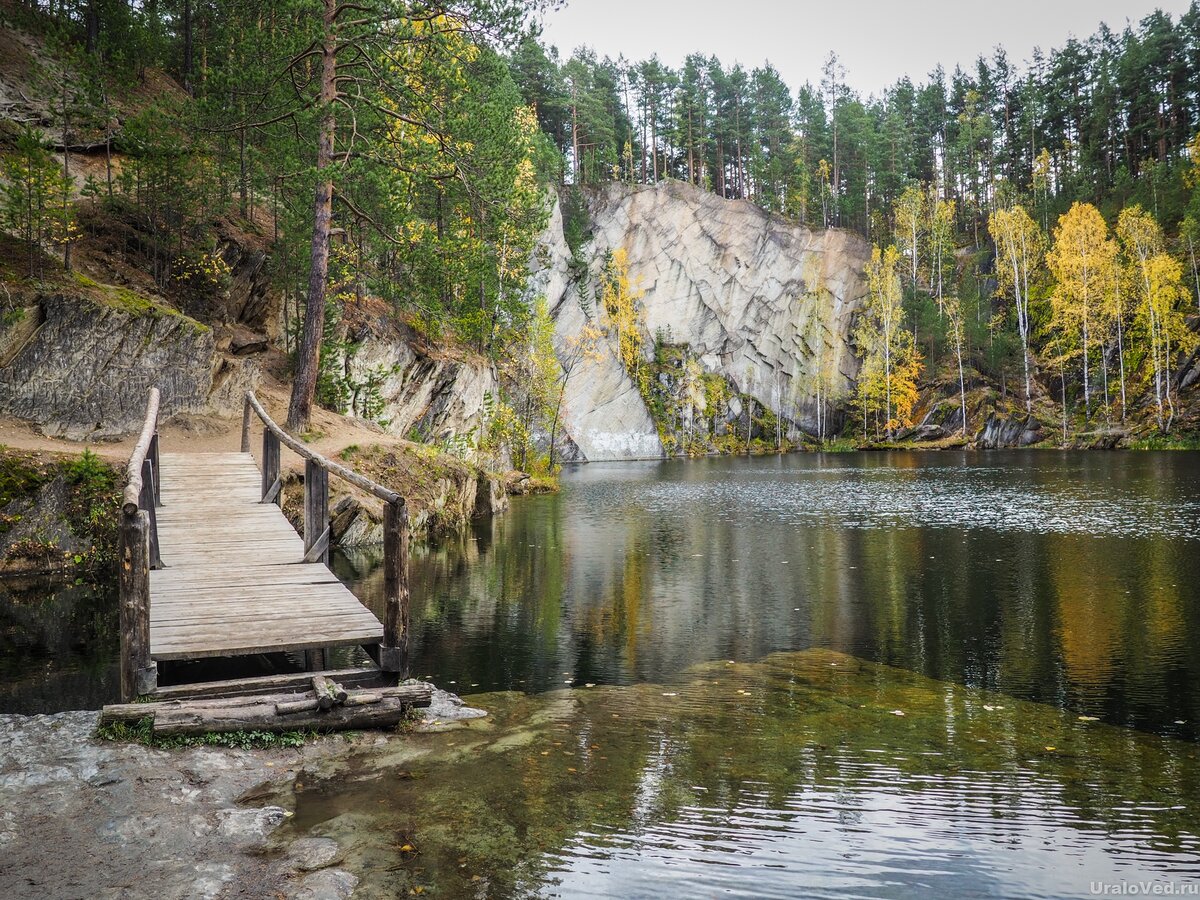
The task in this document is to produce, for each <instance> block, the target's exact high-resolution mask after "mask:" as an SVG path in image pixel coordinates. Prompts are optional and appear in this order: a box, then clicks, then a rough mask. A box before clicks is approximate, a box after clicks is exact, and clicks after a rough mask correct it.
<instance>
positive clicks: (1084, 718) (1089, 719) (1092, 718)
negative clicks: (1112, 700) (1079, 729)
mask: <svg viewBox="0 0 1200 900" xmlns="http://www.w3.org/2000/svg"><path fill="white" fill-rule="evenodd" d="M1079 721H1080V722H1099V721H1100V720H1099V719H1098V718H1097V717H1096V716H1080V717H1079Z"/></svg>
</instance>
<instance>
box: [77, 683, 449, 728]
mask: <svg viewBox="0 0 1200 900" xmlns="http://www.w3.org/2000/svg"><path fill="white" fill-rule="evenodd" d="M431 699H432V692H431V690H430V686H429V685H428V684H407V685H400V686H399V687H394V688H378V689H375V690H371V691H354V692H351V693H349V694H348V695H347V696H346V699H345V700H344V701H342V702H341V703H338V704H335V705H334V706H332V707H330V708H328V709H321V708H320V702H319V699H318V697H317V696H316V694H314V693H313V692H311V691H309V692H306V693H304V694H263V695H259V696H250V697H236V698H227V699H209V700H190V701H170V702H166V703H127V704H116V705H112V706H106V707H104V709H103V711H102V712H101V714H100V721H101V723H102V724H111V723H114V722H126V723H134V722H139V721H141V720H143V719H151V720H152V721H153V723H154V725H153V728H154V733H155V734H156V735H164V736H165V735H177V734H206V733H210V732H222V731H241V730H247V731H292V730H299V731H308V730H312V731H338V730H342V729H362V728H385V727H389V726H392V725H396V724H397V723H398V722H400V721H401V720H402V719H403V718H404V717H405V716H406V715H407V713H408V711H409V710H410V709H413V708H414V707H417V708H420V707H427V706H429V705H430V702H431Z"/></svg>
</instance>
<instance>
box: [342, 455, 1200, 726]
mask: <svg viewBox="0 0 1200 900" xmlns="http://www.w3.org/2000/svg"><path fill="white" fill-rule="evenodd" d="M1198 535H1200V465H1198V463H1197V459H1196V458H1195V456H1194V455H1192V454H1153V453H1142V454H1116V453H1110V454H1095V453H1093V454H1086V453H1081V454H1050V453H1045V454H1042V453H1013V454H924V455H922V454H863V455H857V454H856V455H833V456H819V455H806V456H790V457H784V458H779V459H776V458H771V459H761V460H744V459H735V460H730V459H720V460H700V461H693V462H667V463H646V464H640V463H634V464H623V465H610V466H601V465H593V466H587V467H583V468H581V469H579V470H576V471H574V472H571V473H569V474H568V475H567V477H566V479H565V484H564V489H563V492H562V494H561V495H559V496H556V497H543V498H529V499H524V500H520V501H518V502H515V503H514V504H513V507H512V509H511V510H510V512H509V513H507V514H506V515H505V516H503V517H500V518H498V519H496V520H495V521H494V522H493V523H490V524H489V525H488V526H485V527H483V528H481V529H478V530H477V531H476V532H474V533H472V534H471V535H469V536H466V537H464V538H462V539H459V540H456V541H452V542H448V543H444V544H441V545H439V546H438V547H436V548H433V549H430V550H427V551H424V552H418V553H416V554H415V556H414V573H413V596H414V617H415V629H416V630H415V633H414V634H415V641H414V659H415V665H416V668H417V670H418V671H417V673H416V674H419V675H431V676H434V677H436V678H438V679H439V681H441V682H443V683H445V682H453V683H454V684H455V686H457V687H459V688H462V689H468V688H470V687H471V686H472V685H477V686H478V688H477V689H480V690H483V689H514V688H515V689H524V690H545V689H549V688H553V687H561V686H563V685H564V684H568V683H575V684H580V683H585V682H595V683H610V684H630V683H635V682H639V681H656V680H661V679H662V678H665V677H670V676H672V675H674V674H675V673H678V672H680V671H682V670H683V669H684V668H686V667H687V666H688V665H691V664H692V663H695V662H699V661H704V660H712V659H739V660H754V659H759V658H761V657H763V656H765V655H766V654H768V653H771V652H775V651H781V650H796V649H803V648H806V647H827V648H832V649H836V650H840V651H843V652H846V653H850V654H853V655H855V656H860V657H863V658H866V659H871V660H875V661H879V662H883V663H887V664H890V665H895V666H900V667H904V668H908V669H911V670H914V671H917V672H921V673H923V674H926V675H929V676H932V677H935V678H941V679H948V680H953V681H956V682H959V683H962V684H968V685H973V686H978V687H985V688H989V689H994V690H1000V691H1004V692H1006V693H1009V694H1012V695H1014V696H1019V697H1023V698H1027V699H1032V700H1039V701H1045V702H1049V703H1053V704H1056V705H1059V706H1062V707H1067V708H1071V709H1073V710H1075V711H1077V712H1080V713H1084V714H1087V715H1095V716H1099V717H1102V718H1103V719H1105V720H1106V721H1109V722H1112V723H1116V724H1125V725H1132V726H1136V727H1139V728H1145V729H1151V730H1155V731H1158V732H1160V733H1163V734H1172V735H1177V736H1186V737H1195V736H1196V734H1197V732H1196V730H1195V727H1194V725H1193V723H1194V722H1195V721H1197V720H1200V690H1198V688H1200V657H1197V656H1196V654H1194V653H1191V652H1190V651H1189V648H1190V647H1194V646H1196V644H1197V640H1198V639H1200V621H1198V619H1200V604H1197V603H1196V598H1197V584H1198V583H1200V554H1198V553H1197V550H1198V549H1200V541H1198V539H1197V536H1198ZM359 565H360V566H361V567H362V569H361V571H360V573H359V575H360V578H359V587H358V589H359V590H360V593H362V594H363V595H364V596H366V597H368V598H374V602H375V603H376V604H378V601H379V596H380V591H381V585H380V584H379V583H378V577H379V576H378V575H377V574H374V575H372V574H368V573H369V570H370V566H369V564H368V563H364V562H362V561H359Z"/></svg>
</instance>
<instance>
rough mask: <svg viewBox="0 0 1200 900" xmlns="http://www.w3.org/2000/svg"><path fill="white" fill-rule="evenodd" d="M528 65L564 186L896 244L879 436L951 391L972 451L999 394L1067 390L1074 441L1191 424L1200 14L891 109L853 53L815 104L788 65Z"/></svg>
mask: <svg viewBox="0 0 1200 900" xmlns="http://www.w3.org/2000/svg"><path fill="white" fill-rule="evenodd" d="M512 65H513V70H514V73H515V74H516V77H517V79H518V81H519V82H520V84H521V86H522V90H523V92H524V96H525V97H526V99H527V100H529V101H530V102H531V103H534V104H535V105H536V107H537V109H538V118H539V121H540V123H541V125H542V129H543V131H545V133H547V134H548V135H550V136H552V137H553V138H554V140H555V141H556V143H557V145H558V148H559V151H560V153H561V154H562V159H563V161H564V162H563V169H562V171H561V173H560V179H561V181H562V182H563V183H568V184H574V185H580V186H586V185H588V184H594V183H599V182H605V181H611V180H622V181H627V182H640V183H655V182H657V181H660V180H662V179H665V178H673V179H679V180H683V181H687V182H689V183H692V184H696V185H699V186H702V187H704V188H706V189H709V190H712V191H715V192H716V193H717V194H719V195H720V196H723V197H727V198H731V199H746V200H750V201H752V202H754V203H756V204H758V205H759V206H762V207H763V208H765V209H768V210H772V211H775V212H779V213H782V214H783V215H785V216H788V217H790V218H793V219H796V220H799V221H801V222H803V223H805V224H807V225H809V226H812V227H834V226H836V227H844V228H851V229H854V230H856V231H858V232H860V233H861V234H863V235H864V236H866V237H867V238H868V239H870V240H871V241H873V242H874V243H875V244H876V245H877V246H878V247H879V255H878V258H877V260H876V262H875V263H874V264H873V265H872V267H871V270H870V275H871V285H872V291H871V296H872V303H871V309H870V313H869V315H868V316H867V317H865V320H864V322H863V323H862V328H861V330H860V335H859V336H860V341H859V345H860V351H861V353H862V356H863V358H864V364H865V365H864V377H863V378H862V379H861V380H860V385H859V390H858V392H857V396H856V397H855V398H853V401H854V404H855V406H856V410H857V418H858V423H859V425H860V426H862V427H864V429H865V431H864V433H865V434H867V435H868V436H869V433H870V430H871V426H875V429H876V431H877V432H879V433H882V432H887V433H888V434H891V433H893V432H894V431H895V430H896V429H897V428H899V427H901V426H903V425H906V424H908V422H909V419H910V413H911V411H912V408H913V405H914V403H916V402H917V399H918V397H917V390H916V388H917V386H918V382H920V383H921V384H929V383H930V382H934V381H937V380H939V379H942V380H944V381H947V382H955V383H956V384H955V386H956V387H957V388H958V389H959V390H958V393H960V394H962V395H963V396H962V397H961V398H960V399H961V401H962V402H961V405H962V407H963V411H962V412H963V414H962V415H960V417H959V424H960V425H961V426H962V428H963V430H964V433H965V429H966V423H965V419H966V412H967V411H966V405H967V403H966V399H967V398H966V394H967V392H968V389H969V387H970V385H971V384H972V383H974V382H977V381H978V379H979V378H983V379H985V380H990V381H993V382H996V383H999V384H1000V385H1001V391H1002V392H1008V391H1012V392H1013V393H1016V394H1019V395H1020V399H1021V401H1022V402H1023V403H1024V404H1025V405H1026V406H1027V407H1028V408H1029V409H1030V410H1032V409H1033V408H1034V402H1033V401H1034V399H1035V398H1036V397H1037V396H1038V394H1039V393H1041V392H1042V390H1043V387H1044V390H1045V392H1047V393H1053V395H1054V399H1055V400H1061V398H1062V397H1063V395H1064V392H1065V394H1066V397H1067V403H1066V406H1067V407H1069V408H1070V409H1069V410H1068V409H1065V408H1061V407H1060V409H1059V412H1060V413H1062V414H1063V427H1064V432H1065V431H1068V430H1074V429H1075V428H1080V427H1082V428H1091V427H1092V425H1093V420H1095V419H1096V418H1097V417H1099V421H1100V422H1103V423H1109V424H1111V423H1114V422H1118V421H1122V420H1125V419H1126V413H1127V407H1128V408H1129V409H1130V411H1132V407H1133V406H1135V405H1137V404H1139V403H1142V404H1149V406H1150V407H1152V409H1153V413H1154V416H1153V418H1154V421H1155V424H1156V426H1158V427H1159V428H1161V429H1163V430H1167V429H1169V428H1170V427H1171V426H1172V424H1173V416H1174V415H1175V413H1176V412H1177V410H1176V408H1175V406H1176V404H1175V396H1176V393H1177V391H1178V389H1179V387H1180V380H1181V379H1186V377H1187V374H1188V373H1189V372H1190V369H1191V363H1192V362H1193V360H1192V358H1191V351H1192V350H1193V349H1194V347H1195V343H1196V341H1195V337H1194V334H1193V331H1192V329H1189V328H1188V327H1187V326H1186V322H1185V316H1187V315H1189V314H1191V313H1194V312H1196V310H1197V309H1198V308H1200V307H1198V305H1197V304H1198V302H1200V270H1198V267H1197V257H1196V250H1197V247H1196V245H1197V244H1198V243H1200V195H1198V194H1197V191H1196V187H1197V185H1198V184H1200V141H1198V140H1197V138H1196V134H1197V131H1198V130H1200V6H1198V5H1195V4H1194V5H1193V6H1192V7H1191V9H1190V10H1189V11H1188V12H1187V13H1186V14H1184V15H1183V16H1180V17H1179V18H1178V19H1173V18H1172V17H1171V16H1169V15H1167V14H1165V13H1162V12H1156V13H1154V14H1153V15H1151V16H1149V17H1147V18H1146V19H1144V20H1143V21H1142V22H1140V23H1139V24H1137V25H1136V26H1134V27H1129V28H1127V29H1126V30H1124V31H1123V32H1120V33H1118V32H1114V31H1113V30H1111V29H1109V28H1107V27H1101V29H1100V30H1099V31H1098V32H1097V33H1096V34H1094V35H1092V36H1091V37H1090V38H1087V39H1085V40H1077V39H1075V38H1071V39H1069V40H1066V41H1065V43H1064V44H1063V45H1062V46H1061V47H1058V48H1055V49H1052V50H1050V51H1048V52H1041V51H1037V52H1035V53H1034V55H1033V58H1032V59H1031V60H1029V61H1028V62H1027V63H1018V62H1016V61H1013V60H1010V59H1009V58H1008V56H1007V54H1006V53H1005V51H1004V49H1003V48H997V49H996V51H995V53H994V54H993V55H992V56H991V57H990V58H980V59H978V60H977V61H976V63H975V65H974V66H972V67H970V68H969V69H967V70H962V69H956V70H955V71H954V72H953V73H947V72H945V71H944V70H942V69H941V68H939V69H937V70H936V71H934V72H932V73H930V75H929V76H928V78H927V79H925V80H924V81H922V82H920V83H915V84H914V83H913V82H912V81H911V80H909V79H907V78H905V79H902V80H900V81H898V82H896V83H895V84H894V85H892V86H891V87H890V88H888V89H887V90H886V91H884V92H883V94H882V96H871V97H862V96H859V95H857V94H856V93H854V92H853V91H852V90H850V89H849V88H848V87H847V85H846V73H845V71H844V69H843V67H842V66H841V64H840V63H839V61H838V59H837V57H836V56H835V55H832V54H831V55H830V56H829V57H828V59H827V60H826V62H825V65H824V67H823V77H822V79H821V82H820V83H819V84H817V85H813V84H805V85H800V86H789V85H787V84H785V83H784V82H783V80H782V78H781V77H780V75H779V73H778V72H777V71H776V70H775V69H774V68H773V67H772V66H771V65H770V64H766V65H764V66H762V67H761V68H755V69H752V70H747V69H746V68H744V67H742V66H741V65H733V66H727V65H724V64H723V63H722V62H721V61H720V60H719V59H718V58H716V57H707V56H704V55H701V54H693V55H691V56H689V57H688V58H687V59H686V61H685V62H684V64H683V66H682V67H681V68H679V69H672V68H670V67H668V66H665V65H663V63H662V62H661V61H660V60H659V59H658V58H656V57H655V58H651V59H649V60H643V61H627V60H625V59H619V60H616V61H614V60H612V59H608V58H604V59H598V58H597V57H596V56H595V54H594V53H593V52H591V51H589V50H587V49H581V50H577V51H575V52H574V53H573V54H572V55H571V56H570V57H569V58H566V59H563V58H561V57H560V56H559V54H558V52H557V51H556V50H554V49H550V50H547V49H546V48H545V47H543V46H542V45H541V44H539V43H538V42H537V41H534V40H531V39H530V40H526V41H524V42H523V43H522V44H521V46H520V47H519V48H518V50H517V51H516V52H515V53H514V55H513V57H512ZM1063 216H1066V218H1061V217H1063ZM893 248H894V249H893ZM1193 377H1194V376H1193ZM1039 378H1040V379H1041V380H1042V381H1043V383H1044V385H1043V386H1039V384H1038V380H1039ZM836 399H839V400H841V401H845V400H847V399H850V398H836ZM1042 412H1043V413H1044V414H1045V415H1046V416H1050V415H1051V414H1053V410H1051V409H1050V408H1049V407H1047V408H1046V409H1044V410H1043V411H1042ZM1195 424H1196V423H1194V422H1192V423H1191V426H1192V427H1195Z"/></svg>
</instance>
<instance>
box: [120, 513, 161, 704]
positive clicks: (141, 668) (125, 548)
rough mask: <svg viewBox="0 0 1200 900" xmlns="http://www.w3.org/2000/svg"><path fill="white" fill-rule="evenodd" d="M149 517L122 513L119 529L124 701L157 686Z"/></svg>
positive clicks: (122, 688) (122, 691)
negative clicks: (152, 649)
mask: <svg viewBox="0 0 1200 900" xmlns="http://www.w3.org/2000/svg"><path fill="white" fill-rule="evenodd" d="M150 531H151V529H150V516H149V514H148V513H147V512H146V511H145V510H142V509H138V510H134V511H132V512H130V511H129V510H122V512H121V527H120V572H119V575H118V586H119V593H120V603H121V610H120V615H121V698H122V699H123V700H126V701H129V700H133V699H134V698H136V697H139V696H141V695H143V694H151V693H153V692H154V690H155V688H156V687H158V667H157V665H156V664H155V662H154V661H153V659H151V657H150Z"/></svg>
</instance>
